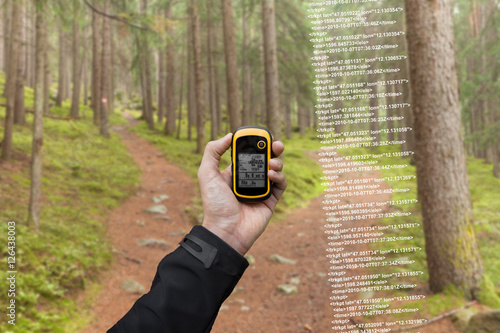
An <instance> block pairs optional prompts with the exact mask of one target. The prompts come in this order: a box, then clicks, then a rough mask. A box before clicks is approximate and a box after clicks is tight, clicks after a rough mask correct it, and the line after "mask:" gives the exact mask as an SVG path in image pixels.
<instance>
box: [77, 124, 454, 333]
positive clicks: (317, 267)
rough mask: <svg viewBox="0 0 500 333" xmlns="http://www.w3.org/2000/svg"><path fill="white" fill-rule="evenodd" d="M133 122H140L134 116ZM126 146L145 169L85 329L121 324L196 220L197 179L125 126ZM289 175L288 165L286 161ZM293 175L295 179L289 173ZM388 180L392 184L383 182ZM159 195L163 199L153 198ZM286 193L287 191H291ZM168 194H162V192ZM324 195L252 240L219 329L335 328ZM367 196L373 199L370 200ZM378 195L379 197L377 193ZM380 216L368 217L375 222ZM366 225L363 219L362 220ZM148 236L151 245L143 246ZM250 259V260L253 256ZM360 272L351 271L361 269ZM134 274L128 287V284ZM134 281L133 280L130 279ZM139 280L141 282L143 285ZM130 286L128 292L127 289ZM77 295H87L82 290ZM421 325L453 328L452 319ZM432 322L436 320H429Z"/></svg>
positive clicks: (111, 231)
mask: <svg viewBox="0 0 500 333" xmlns="http://www.w3.org/2000/svg"><path fill="white" fill-rule="evenodd" d="M129 121H131V126H133V125H134V124H135V123H137V121H136V120H134V119H131V118H129ZM115 131H116V132H118V133H119V134H120V135H122V137H123V142H124V143H125V144H126V146H127V148H128V151H129V152H130V154H131V155H132V156H133V158H134V161H135V163H137V165H138V166H139V167H140V168H141V171H142V178H141V184H140V187H139V189H138V191H137V193H136V194H135V195H134V196H132V197H130V198H129V199H127V200H126V201H125V202H124V203H123V204H122V205H121V206H120V207H118V208H116V209H115V210H114V211H113V212H112V213H111V215H110V217H109V219H108V222H107V232H108V237H109V239H110V240H111V243H112V246H113V249H114V251H113V252H114V257H115V260H114V262H113V264H112V266H111V268H110V269H109V270H107V271H106V272H104V273H102V274H101V276H100V277H99V283H100V284H101V286H102V288H101V290H100V292H99V294H98V295H97V296H96V298H95V300H92V301H91V302H92V306H91V308H90V313H91V318H92V319H91V321H90V323H89V326H88V327H86V328H85V329H83V330H82V331H81V333H94V332H105V331H106V330H107V329H109V328H110V327H111V326H112V325H114V324H115V323H116V321H118V320H119V319H120V318H121V317H122V316H123V315H124V314H125V313H126V312H127V311H128V310H129V309H130V308H131V306H132V305H133V303H134V302H135V301H136V300H137V298H139V297H140V296H141V295H142V294H143V293H145V292H147V291H148V290H149V288H150V286H151V282H152V279H153V277H154V274H155V272H156V268H157V265H158V263H159V262H160V260H161V259H162V258H163V257H164V256H165V255H166V254H167V253H169V252H171V251H173V250H174V249H175V248H177V246H178V243H179V242H180V241H181V240H182V238H183V236H184V234H185V233H187V232H189V230H190V229H191V227H192V223H191V222H190V219H189V218H188V217H187V216H186V215H185V214H184V208H185V207H187V206H189V205H190V204H191V199H192V197H193V196H194V195H195V187H196V186H198V185H197V184H196V183H195V182H194V181H193V180H192V179H191V178H190V177H189V176H188V175H187V174H186V173H185V172H184V171H183V170H182V169H181V168H179V167H177V166H174V165H172V164H170V163H169V162H168V161H167V159H166V158H165V156H164V154H163V153H162V152H161V151H160V150H159V149H157V148H155V147H153V146H152V145H151V144H150V143H148V142H147V141H146V140H145V139H142V138H139V137H138V136H137V135H136V134H135V133H132V132H131V131H129V130H128V129H127V126H121V127H118V128H115ZM285 174H286V166H285ZM341 177H343V179H348V178H349V179H354V178H360V177H365V178H366V177H379V175H378V174H368V173H366V174H352V175H348V176H347V175H341ZM288 181H291V180H288ZM385 186H387V185H385ZM160 195H166V196H168V199H165V197H163V199H164V200H163V201H161V202H159V203H154V202H153V201H152V198H153V197H158V196H160ZM285 195H286V193H285ZM158 199H162V198H158ZM322 200H323V196H319V197H317V198H315V199H313V200H312V201H311V202H310V203H309V204H308V205H307V206H306V207H303V208H299V209H295V210H294V211H292V212H290V213H289V214H288V215H287V217H285V218H284V219H283V220H280V221H277V220H275V221H274V222H273V223H272V224H271V225H269V226H268V228H267V229H266V231H265V232H264V234H263V235H262V236H261V238H259V240H258V241H257V242H256V243H255V244H254V246H253V247H252V249H251V250H250V251H249V253H248V255H250V256H251V257H252V259H253V260H254V262H253V263H251V265H250V266H249V268H248V269H247V271H246V272H245V274H244V275H243V277H242V279H241V280H240V282H239V283H238V285H237V286H236V288H235V290H234V292H233V294H232V295H231V296H229V298H228V299H227V300H226V302H225V303H224V304H223V306H222V308H221V310H220V312H219V315H218V317H217V319H216V321H215V324H214V327H213V329H212V332H213V333H250V332H252V333H259V332H283V333H288V332H294V333H297V332H299V333H300V332H305V333H307V332H325V333H326V332H332V328H331V327H332V323H331V321H332V319H334V318H333V315H334V314H335V312H334V311H333V308H332V306H331V305H330V302H331V300H330V299H329V297H330V295H332V293H331V291H332V289H331V287H330V283H329V282H328V272H329V271H330V266H331V264H330V263H329V259H328V258H327V257H326V254H327V252H326V251H325V249H326V248H328V245H327V243H328V241H329V240H328V239H327V237H326V235H325V233H324V230H325V229H324V227H323V226H324V225H325V223H326V222H325V220H326V215H325V211H324V210H323V203H322ZM341 200H342V201H341V203H340V204H342V203H356V202H362V201H363V202H366V200H367V198H363V199H361V198H358V197H348V198H344V199H341ZM368 200H369V199H368ZM378 200H380V199H378ZM154 205H164V206H166V208H167V211H166V213H160V214H153V213H147V212H144V209H147V208H149V207H151V206H154ZM375 222H376V221H370V220H369V221H366V222H364V224H366V225H373V224H374V223H375ZM364 224H363V225H364ZM141 242H142V243H145V245H140V244H141ZM365 247H366V246H365V245H363V246H362V245H359V244H357V245H352V246H346V249H345V250H346V251H361V250H365V249H366V248H365ZM273 254H278V255H280V256H282V257H285V258H287V259H290V260H291V261H293V262H288V263H284V264H283V263H276V262H274V261H270V260H269V257H270V256H271V255H273ZM253 260H252V261H253ZM358 274H360V272H359V271H352V272H349V273H348V275H358ZM124 281H129V286H124V285H123V284H124ZM131 281H134V282H131ZM136 283H138V284H140V285H142V287H144V289H142V290H141V287H140V286H139V285H137V284H136ZM283 284H287V285H288V286H289V287H291V288H294V287H295V288H297V290H296V292H295V293H294V294H292V295H285V294H283V293H282V292H280V291H278V290H277V288H278V286H280V285H283ZM125 289H127V290H128V291H126V290H125ZM77 302H81V304H83V303H86V302H89V300H88V299H86V298H85V294H84V293H82V294H81V295H80V296H79V297H78V300H77ZM445 326H446V329H445V327H439V328H438V329H437V330H422V332H455V331H453V330H451V329H450V330H448V328H449V325H445ZM428 328H430V326H429V327H428Z"/></svg>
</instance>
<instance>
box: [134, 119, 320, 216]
mask: <svg viewBox="0 0 500 333" xmlns="http://www.w3.org/2000/svg"><path fill="white" fill-rule="evenodd" d="M127 112H129V113H131V114H132V115H133V116H134V117H136V118H138V117H139V116H140V113H139V112H136V111H127ZM156 126H157V127H156V129H155V130H154V131H152V130H150V129H149V128H148V127H147V125H146V123H145V122H144V121H141V122H140V123H139V124H138V125H137V126H135V127H134V128H132V130H133V131H135V132H137V134H138V135H139V136H141V137H143V138H145V139H147V140H148V141H149V142H151V143H153V144H154V145H155V146H156V147H157V148H159V149H161V150H162V151H164V152H165V154H166V157H167V159H168V160H169V161H170V162H172V163H174V164H176V165H178V166H179V167H181V168H182V169H183V170H186V171H187V172H188V173H189V174H190V175H191V176H192V177H193V179H194V180H196V179H197V178H196V177H197V176H196V175H197V172H198V168H199V165H200V162H201V158H202V154H197V153H196V129H195V128H194V127H193V129H192V140H190V141H189V140H187V121H186V119H183V120H182V122H181V135H180V139H175V138H173V137H168V136H166V135H165V134H164V133H163V127H160V126H159V125H158V124H156ZM206 133H207V134H208V133H210V122H207V124H206ZM219 137H222V135H221V136H219ZM283 142H284V144H285V152H284V154H283V155H282V156H284V158H283V159H284V165H285V167H284V173H285V175H286V177H287V181H288V187H287V189H286V191H285V193H284V194H283V197H282V198H281V201H280V204H278V206H277V208H276V212H275V215H274V217H273V219H279V218H282V217H283V216H284V215H286V214H285V213H286V212H288V211H290V210H291V209H293V208H296V207H300V206H304V205H306V204H307V203H308V202H309V200H311V199H312V198H314V197H315V196H318V195H319V194H321V193H322V192H323V191H324V187H323V186H322V185H320V184H321V181H320V178H321V176H322V175H323V174H322V169H321V166H320V165H319V164H318V163H317V162H316V161H314V159H313V158H312V157H310V156H308V155H307V152H309V151H313V150H317V149H319V148H320V147H321V144H320V143H319V141H318V140H317V138H316V136H315V133H313V132H312V131H311V132H308V134H307V135H306V136H304V137H300V136H299V134H298V133H295V132H294V133H293V136H292V138H291V139H289V140H286V139H283ZM229 155H230V154H229V151H228V152H226V153H225V154H224V155H223V156H222V159H221V163H220V168H221V169H224V168H226V167H227V166H228V165H230V163H231V162H230V156H229ZM193 203H194V207H193V208H192V209H190V211H189V213H190V214H191V215H192V216H193V217H195V216H198V215H199V214H200V213H202V209H201V200H200V199H199V195H197V197H196V198H194V199H193Z"/></svg>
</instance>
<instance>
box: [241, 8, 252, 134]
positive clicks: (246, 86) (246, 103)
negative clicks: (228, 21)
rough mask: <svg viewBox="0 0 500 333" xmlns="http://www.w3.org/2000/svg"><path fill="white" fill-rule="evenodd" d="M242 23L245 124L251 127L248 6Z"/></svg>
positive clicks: (243, 110) (243, 112)
mask: <svg viewBox="0 0 500 333" xmlns="http://www.w3.org/2000/svg"><path fill="white" fill-rule="evenodd" d="M242 23H243V50H242V57H243V83H242V88H243V94H242V95H243V108H242V114H243V124H244V125H250V124H251V114H250V113H251V110H250V94H251V91H250V88H251V85H250V66H249V64H248V23H247V12H246V4H243V15H242Z"/></svg>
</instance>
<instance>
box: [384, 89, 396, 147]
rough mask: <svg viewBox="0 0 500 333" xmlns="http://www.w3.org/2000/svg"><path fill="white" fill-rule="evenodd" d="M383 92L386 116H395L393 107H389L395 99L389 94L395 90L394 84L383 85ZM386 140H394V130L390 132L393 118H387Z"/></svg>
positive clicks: (392, 126)
mask: <svg viewBox="0 0 500 333" xmlns="http://www.w3.org/2000/svg"><path fill="white" fill-rule="evenodd" d="M385 92H386V93H387V97H386V99H385V102H386V104H387V111H386V115H387V117H388V118H390V117H393V116H395V112H394V109H391V108H390V105H391V104H393V103H394V102H395V101H396V99H395V98H394V97H392V96H390V94H393V93H395V92H396V89H395V86H394V85H393V84H390V85H387V86H385ZM386 124H387V127H386V128H387V140H388V141H394V140H395V135H394V132H392V131H391V130H393V129H394V127H396V126H395V121H394V120H390V119H387V123H386Z"/></svg>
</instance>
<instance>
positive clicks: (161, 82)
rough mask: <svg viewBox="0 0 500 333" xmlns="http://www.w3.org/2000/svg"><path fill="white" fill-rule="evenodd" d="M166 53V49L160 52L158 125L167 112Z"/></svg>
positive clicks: (161, 48) (160, 49)
mask: <svg viewBox="0 0 500 333" xmlns="http://www.w3.org/2000/svg"><path fill="white" fill-rule="evenodd" d="M165 79H166V74H165V52H164V47H163V46H160V48H159V50H158V123H159V124H162V123H163V113H164V110H165V99H166V98H165Z"/></svg>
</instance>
